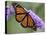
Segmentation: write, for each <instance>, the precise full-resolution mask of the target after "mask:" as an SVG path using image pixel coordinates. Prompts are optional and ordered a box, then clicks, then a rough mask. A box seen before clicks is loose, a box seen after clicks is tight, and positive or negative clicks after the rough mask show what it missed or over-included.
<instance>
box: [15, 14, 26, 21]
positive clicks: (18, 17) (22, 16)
mask: <svg viewBox="0 0 46 35" xmlns="http://www.w3.org/2000/svg"><path fill="white" fill-rule="evenodd" d="M25 15H26V14H21V15H20V14H19V15H16V20H17V21H18V22H21V21H22V19H23V18H24V17H25Z"/></svg>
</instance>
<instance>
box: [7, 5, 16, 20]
mask: <svg viewBox="0 0 46 35" xmlns="http://www.w3.org/2000/svg"><path fill="white" fill-rule="evenodd" d="M14 13H15V10H14V8H13V6H9V5H7V20H8V19H9V18H10V16H12V15H13V14H14Z"/></svg>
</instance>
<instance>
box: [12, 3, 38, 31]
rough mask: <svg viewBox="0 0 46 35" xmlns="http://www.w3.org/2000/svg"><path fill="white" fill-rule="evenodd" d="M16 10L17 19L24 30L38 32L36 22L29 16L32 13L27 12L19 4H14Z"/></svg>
mask: <svg viewBox="0 0 46 35" xmlns="http://www.w3.org/2000/svg"><path fill="white" fill-rule="evenodd" d="M12 5H13V7H14V9H15V19H16V21H17V22H19V23H21V26H22V27H24V28H27V27H28V28H32V29H33V30H35V31H36V30H37V27H36V25H35V22H34V20H33V19H32V17H31V16H30V15H29V13H30V12H26V10H25V9H24V8H23V7H22V6H20V5H19V4H17V3H13V4H12Z"/></svg>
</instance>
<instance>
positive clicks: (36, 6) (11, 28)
mask: <svg viewBox="0 0 46 35" xmlns="http://www.w3.org/2000/svg"><path fill="white" fill-rule="evenodd" d="M11 3H12V1H11V2H10V1H8V3H7V4H8V5H11ZM17 3H19V4H20V5H21V6H23V7H24V8H26V9H32V10H33V11H34V12H35V13H36V14H37V15H38V16H39V17H40V18H41V19H42V20H43V21H44V18H45V16H44V14H45V13H44V3H32V2H17ZM29 32H34V31H33V30H32V29H31V28H23V27H22V26H21V25H20V24H19V23H18V22H17V21H16V20H15V15H12V16H11V17H10V19H9V20H8V21H7V33H29Z"/></svg>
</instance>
